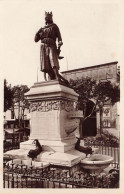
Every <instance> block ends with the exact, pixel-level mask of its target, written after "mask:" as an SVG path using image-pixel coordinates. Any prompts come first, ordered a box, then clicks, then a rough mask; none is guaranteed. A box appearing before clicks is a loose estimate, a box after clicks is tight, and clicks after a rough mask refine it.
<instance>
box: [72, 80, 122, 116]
mask: <svg viewBox="0 0 124 194" xmlns="http://www.w3.org/2000/svg"><path fill="white" fill-rule="evenodd" d="M70 85H71V87H72V88H73V89H74V90H75V91H76V92H77V93H78V94H79V98H78V109H80V110H83V113H84V119H87V118H89V117H91V116H92V114H93V113H94V111H98V110H101V109H102V108H103V106H104V104H105V103H106V102H110V103H111V104H112V105H113V104H115V103H116V102H118V101H119V100H120V89H119V86H117V85H113V84H112V83H111V82H110V81H108V80H106V81H104V82H101V81H99V82H96V80H91V79H90V78H88V77H87V78H85V79H83V78H81V79H78V80H70ZM89 100H92V101H93V102H94V106H93V109H92V111H91V113H90V114H89V115H87V114H86V109H87V104H88V102H89Z"/></svg>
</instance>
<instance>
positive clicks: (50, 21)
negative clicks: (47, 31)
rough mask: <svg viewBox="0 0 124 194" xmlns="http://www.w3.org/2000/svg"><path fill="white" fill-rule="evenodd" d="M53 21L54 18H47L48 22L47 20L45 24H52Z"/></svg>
mask: <svg viewBox="0 0 124 194" xmlns="http://www.w3.org/2000/svg"><path fill="white" fill-rule="evenodd" d="M52 23H53V20H47V21H46V22H45V24H46V25H47V24H52Z"/></svg>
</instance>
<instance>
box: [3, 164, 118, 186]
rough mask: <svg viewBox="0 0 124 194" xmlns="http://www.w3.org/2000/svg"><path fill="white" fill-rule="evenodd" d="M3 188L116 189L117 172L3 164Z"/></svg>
mask: <svg viewBox="0 0 124 194" xmlns="http://www.w3.org/2000/svg"><path fill="white" fill-rule="evenodd" d="M3 167H4V168H3V169H4V170H3V187H4V188H118V187H119V170H116V169H113V171H111V173H109V174H105V173H101V174H88V173H86V172H83V171H77V172H72V171H70V170H68V169H60V168H59V167H58V168H54V167H53V166H51V165H49V166H48V167H45V168H44V167H43V165H42V163H41V166H40V167H37V168H34V167H33V166H32V164H31V166H30V167H28V166H26V165H24V164H23V163H22V161H20V165H15V164H14V162H13V161H12V163H11V165H9V163H8V164H7V163H6V161H4V163H3Z"/></svg>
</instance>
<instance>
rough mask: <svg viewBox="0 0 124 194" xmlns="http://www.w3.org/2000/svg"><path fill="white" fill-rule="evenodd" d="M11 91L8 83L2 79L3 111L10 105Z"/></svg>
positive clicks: (11, 102) (11, 99)
mask: <svg viewBox="0 0 124 194" xmlns="http://www.w3.org/2000/svg"><path fill="white" fill-rule="evenodd" d="M12 104H13V91H12V88H11V85H8V83H7V80H6V79H4V112H6V111H7V110H8V109H10V108H11V107H12Z"/></svg>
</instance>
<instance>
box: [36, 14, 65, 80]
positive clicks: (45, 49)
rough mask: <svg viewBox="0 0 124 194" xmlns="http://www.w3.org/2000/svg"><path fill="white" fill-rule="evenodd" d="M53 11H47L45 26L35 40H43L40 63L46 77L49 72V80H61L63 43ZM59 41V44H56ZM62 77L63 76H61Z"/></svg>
mask: <svg viewBox="0 0 124 194" xmlns="http://www.w3.org/2000/svg"><path fill="white" fill-rule="evenodd" d="M52 16H53V15H52V12H45V26H44V27H41V28H40V29H39V30H38V32H37V33H36V35H35V39H34V40H35V42H38V41H39V40H41V47H40V65H41V71H42V72H44V79H45V81H47V79H46V73H48V77H49V80H53V79H57V80H59V78H60V77H62V76H60V75H59V68H60V67H59V61H58V59H62V58H63V57H60V56H59V54H60V47H61V46H62V45H63V43H62V37H61V33H60V30H59V28H58V26H57V25H56V24H55V23H53V19H52ZM57 42H58V44H56V43H57ZM60 79H61V78H60Z"/></svg>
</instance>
